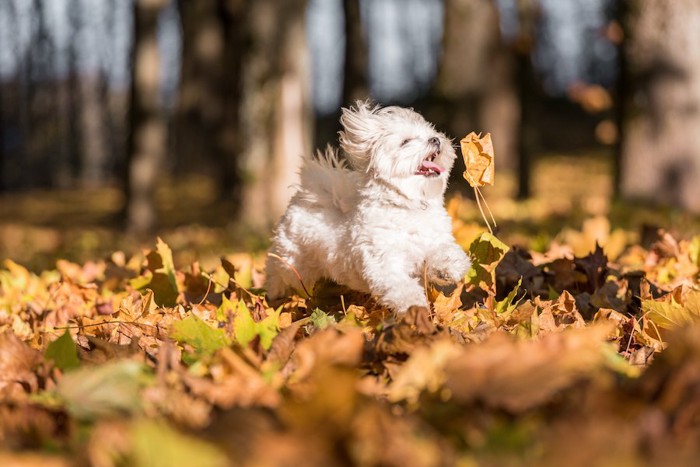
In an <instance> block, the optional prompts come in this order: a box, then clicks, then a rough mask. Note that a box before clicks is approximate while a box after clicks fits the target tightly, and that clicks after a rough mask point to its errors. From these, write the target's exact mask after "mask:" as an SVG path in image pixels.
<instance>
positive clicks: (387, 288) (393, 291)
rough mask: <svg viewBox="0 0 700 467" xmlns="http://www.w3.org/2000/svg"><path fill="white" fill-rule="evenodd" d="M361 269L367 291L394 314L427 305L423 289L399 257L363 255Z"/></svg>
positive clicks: (409, 268)
mask: <svg viewBox="0 0 700 467" xmlns="http://www.w3.org/2000/svg"><path fill="white" fill-rule="evenodd" d="M363 269H364V277H365V280H366V281H367V285H368V286H369V290H370V293H371V294H372V295H373V296H374V297H376V298H378V299H379V303H381V304H382V305H385V306H387V307H389V308H391V309H392V310H393V311H395V312H396V313H397V314H403V313H405V312H406V311H407V310H408V309H409V308H410V307H412V306H421V307H425V306H428V300H427V299H426V297H425V289H424V288H423V286H422V285H421V284H420V281H419V279H418V278H417V277H412V275H411V274H412V272H413V271H412V269H413V268H412V266H411V265H410V264H408V263H407V261H405V260H404V259H403V258H402V257H400V256H398V255H397V256H395V257H387V255H381V256H372V255H365V258H364V268H363Z"/></svg>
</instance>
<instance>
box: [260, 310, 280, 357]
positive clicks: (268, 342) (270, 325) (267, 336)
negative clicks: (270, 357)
mask: <svg viewBox="0 0 700 467" xmlns="http://www.w3.org/2000/svg"><path fill="white" fill-rule="evenodd" d="M281 311H282V308H278V309H277V311H274V312H272V313H270V314H269V315H267V316H266V317H265V319H263V320H262V321H260V322H258V323H257V328H258V335H259V336H260V345H262V348H263V349H265V350H270V347H272V341H273V340H275V337H277V334H279V328H280V327H279V317H280V312H281Z"/></svg>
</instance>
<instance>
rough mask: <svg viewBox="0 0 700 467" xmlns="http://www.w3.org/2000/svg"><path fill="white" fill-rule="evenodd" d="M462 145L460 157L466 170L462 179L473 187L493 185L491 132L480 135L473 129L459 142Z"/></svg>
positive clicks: (493, 158)
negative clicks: (462, 158)
mask: <svg viewBox="0 0 700 467" xmlns="http://www.w3.org/2000/svg"><path fill="white" fill-rule="evenodd" d="M459 144H460V146H461V147H462V157H464V165H465V166H466V167H467V170H466V171H465V172H464V174H463V176H464V179H465V180H466V181H467V182H469V184H470V185H471V186H473V187H479V186H484V185H493V183H494V173H495V170H494V161H495V155H494V153H493V143H492V142H491V133H486V135H484V136H481V133H479V134H478V135H477V134H476V133H474V132H473V131H472V132H471V133H469V134H468V135H467V136H465V137H464V138H462V140H461V141H460V142H459Z"/></svg>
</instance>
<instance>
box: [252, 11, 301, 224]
mask: <svg viewBox="0 0 700 467" xmlns="http://www.w3.org/2000/svg"><path fill="white" fill-rule="evenodd" d="M305 10H306V1H304V0H294V1H292V0H289V1H286V2H277V1H274V0H255V1H254V2H251V5H250V11H249V15H248V30H249V46H248V48H247V54H246V57H245V62H244V63H245V66H244V67H243V71H242V73H243V89H244V92H243V99H242V106H241V114H240V115H241V119H242V121H241V125H242V126H241V128H242V131H243V134H242V142H243V144H244V145H245V146H244V152H243V155H244V160H243V167H242V168H243V171H244V177H245V181H246V183H245V185H244V186H243V190H244V191H243V196H242V199H243V205H242V220H243V221H244V222H245V223H246V224H248V225H249V226H252V227H255V228H267V227H269V226H270V225H271V224H272V223H273V222H275V221H276V220H277V219H278V217H279V216H280V215H281V214H282V212H283V211H284V209H285V207H286V205H287V202H288V201H289V199H290V197H291V195H292V194H293V192H294V184H295V183H297V182H298V170H299V167H300V165H301V161H302V157H303V156H304V155H305V154H308V153H309V151H310V147H309V142H310V140H311V131H310V127H311V125H310V121H311V118H310V117H311V111H310V105H309V91H308V89H307V86H308V83H309V77H308V74H309V73H308V57H307V48H306V39H305V29H304V17H305Z"/></svg>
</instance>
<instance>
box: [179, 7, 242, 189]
mask: <svg viewBox="0 0 700 467" xmlns="http://www.w3.org/2000/svg"><path fill="white" fill-rule="evenodd" d="M179 8H180V17H181V20H182V35H183V41H182V44H183V49H182V66H181V77H180V89H179V98H178V109H177V115H176V117H175V127H176V128H177V130H176V131H175V138H176V141H175V143H176V144H175V147H176V155H177V159H178V164H179V166H180V167H181V168H184V169H185V170H187V168H188V167H192V166H193V165H201V163H202V161H203V160H205V161H206V160H209V161H211V162H212V163H213V169H214V171H215V173H216V174H217V177H218V182H219V188H220V195H221V196H227V197H228V196H233V197H234V198H235V199H236V200H237V201H239V202H240V199H238V198H239V197H240V195H239V194H238V192H239V189H240V175H239V170H238V165H237V163H238V158H239V154H240V138H239V136H238V128H239V123H238V122H239V113H238V112H239V108H240V95H241V61H242V54H243V50H244V48H245V43H244V38H245V17H246V11H247V4H246V2H245V1H238V0H201V1H197V2H193V1H190V0H180V2H179Z"/></svg>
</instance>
